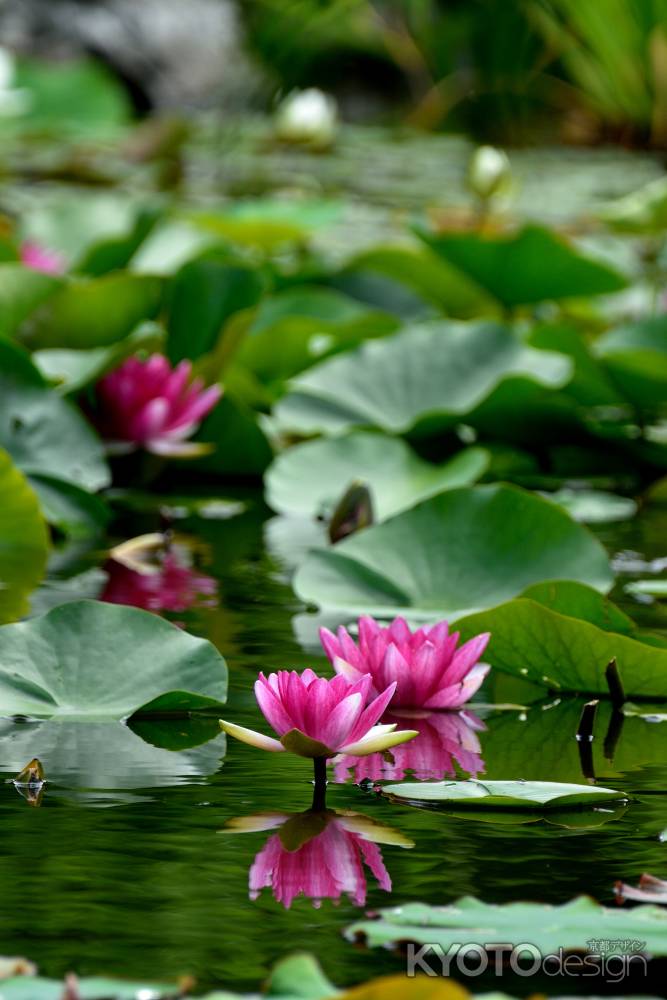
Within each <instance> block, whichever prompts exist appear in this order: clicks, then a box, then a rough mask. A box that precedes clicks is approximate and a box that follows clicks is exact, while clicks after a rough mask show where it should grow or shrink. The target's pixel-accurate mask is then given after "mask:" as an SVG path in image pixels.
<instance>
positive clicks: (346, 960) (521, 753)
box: [0, 497, 667, 995]
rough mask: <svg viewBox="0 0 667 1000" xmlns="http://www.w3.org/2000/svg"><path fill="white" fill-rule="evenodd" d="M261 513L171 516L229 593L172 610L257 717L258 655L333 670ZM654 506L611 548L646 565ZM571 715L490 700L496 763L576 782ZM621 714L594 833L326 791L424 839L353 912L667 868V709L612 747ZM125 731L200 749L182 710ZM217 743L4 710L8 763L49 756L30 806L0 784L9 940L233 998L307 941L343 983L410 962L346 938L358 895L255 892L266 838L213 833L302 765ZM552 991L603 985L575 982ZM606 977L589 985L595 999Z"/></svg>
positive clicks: (487, 742)
mask: <svg viewBox="0 0 667 1000" xmlns="http://www.w3.org/2000/svg"><path fill="white" fill-rule="evenodd" d="M267 516H268V515H267V513H266V511H264V510H263V508H262V506H261V503H260V501H259V500H258V499H256V498H253V497H251V498H250V500H249V502H248V507H247V510H246V512H245V513H243V514H241V515H240V516H238V517H235V518H232V519H229V520H212V519H186V520H183V521H180V522H178V530H179V531H180V532H183V533H184V534H189V535H190V536H193V537H194V538H196V540H197V549H198V553H199V562H200V565H201V568H202V570H203V571H204V572H206V573H208V574H210V575H211V576H213V577H214V578H215V579H216V581H217V585H218V598H219V606H217V607H211V608H202V609H199V610H195V611H191V612H186V613H182V614H176V615H172V616H171V617H175V618H177V619H179V620H181V621H183V622H185V623H186V624H187V626H188V628H189V629H190V630H191V631H194V632H196V633H198V634H201V635H207V636H208V637H209V638H211V639H212V641H213V642H215V643H216V644H217V645H218V646H219V648H220V649H221V650H222V652H223V653H224V654H225V656H226V658H227V661H228V664H229V667H230V683H231V692H230V697H229V704H228V706H227V709H226V715H227V717H228V718H230V719H233V720H234V721H237V722H240V723H242V724H246V725H250V726H258V727H259V728H265V727H264V724H263V721H261V720H260V716H259V712H258V710H257V709H256V707H255V704H254V698H253V695H252V683H253V681H254V679H255V677H256V674H257V672H258V670H260V669H262V670H264V671H269V670H273V669H278V668H284V667H295V668H297V669H301V668H303V667H304V666H305V665H308V664H311V665H313V666H314V667H315V668H324V666H325V662H326V661H324V659H322V658H318V657H313V656H309V655H307V654H306V653H304V652H303V651H302V650H301V648H300V647H299V646H298V644H297V642H296V640H295V638H294V634H293V630H292V617H293V615H294V614H295V612H298V611H300V610H302V609H301V608H300V607H299V605H298V604H297V602H296V601H295V599H294V597H293V595H292V593H291V590H290V589H289V587H288V585H287V584H286V583H285V582H284V579H282V576H281V572H280V568H279V566H278V565H277V564H276V562H275V561H274V559H273V558H272V557H271V556H270V555H269V554H268V553H267V551H266V549H265V547H264V542H263V537H264V529H265V523H264V522H265V519H266V517H267ZM663 519H664V515H663V514H662V513H661V512H659V511H658V512H657V513H655V514H651V515H650V516H649V515H642V517H641V518H640V519H639V520H638V521H637V522H634V523H633V524H630V525H628V524H625V525H621V526H613V527H606V528H605V529H604V530H603V531H602V532H601V535H602V536H603V539H604V541H605V543H606V544H607V545H608V547H609V548H610V551H612V552H617V551H619V550H626V553H627V552H629V551H634V552H636V553H640V554H641V556H642V558H647V559H654V558H657V557H659V556H662V555H664V554H665V553H664V550H663V549H661V545H662V540H663V539H664V537H665V536H664V533H663V532H662V530H661V524H662V521H663ZM125 527H126V528H127V529H129V525H126V526H125ZM154 527H155V520H154V518H153V517H152V516H150V515H145V516H138V517H136V518H134V519H133V521H132V525H131V528H132V530H131V533H133V534H138V533H139V532H141V531H144V530H148V529H150V528H154ZM119 530H120V529H119ZM128 533H130V532H128ZM629 558H630V556H628V555H627V554H626V556H625V559H626V562H627V560H628V559H629ZM633 558H635V557H633ZM636 575H646V574H643V573H642V572H641V571H638V573H637V574H636ZM628 607H629V605H628ZM632 607H633V609H635V610H636V606H635V605H632ZM640 610H641V611H642V614H643V618H644V620H645V621H648V620H649V619H652V620H653V621H656V622H658V623H660V620H661V615H660V612H659V609H656V606H651V607H648V606H645V607H643V608H642V609H640ZM483 697H484V700H486V701H490V700H493V699H495V700H498V701H509V700H511V701H516V700H518V699H521V700H525V699H527V698H528V697H535V692H528V691H527V690H521V689H520V687H519V685H517V684H516V683H514V682H510V681H507V680H504V679H501V678H496V679H494V680H493V681H492V682H491V684H490V685H489V688H488V689H487V690H486V691H485V692H483ZM580 710H581V704H580V703H577V702H576V701H573V700H571V701H566V700H564V701H561V702H560V703H554V702H553V699H552V700H551V701H549V699H545V700H543V701H541V702H539V703H538V704H536V705H534V706H533V707H531V708H529V709H528V710H527V711H526V712H523V713H521V712H517V711H511V712H510V711H485V710H481V711H480V713H479V714H480V715H481V716H483V719H484V724H485V726H486V728H485V729H484V730H483V731H480V732H479V733H478V738H479V741H480V744H481V748H480V755H481V757H482V758H483V760H484V762H485V765H486V769H485V774H486V776H488V777H493V778H539V779H545V780H549V779H552V780H571V781H583V780H585V777H586V775H585V774H584V773H583V772H586V774H590V766H591V765H590V762H584V764H583V770H582V762H581V760H580V756H579V747H578V744H577V742H576V740H575V739H574V733H575V730H576V726H577V720H578V716H579V713H580ZM610 715H611V712H610V709H609V707H608V706H606V705H602V706H601V708H600V711H599V713H598V719H597V723H596V740H595V741H594V744H593V761H592V764H593V769H594V772H595V775H596V777H597V779H598V780H599V781H600V782H601V783H602V784H604V785H611V786H612V787H616V788H619V789H623V790H625V791H627V793H628V794H629V795H630V796H631V797H632V799H633V801H632V803H631V804H630V806H629V807H628V808H627V809H626V810H625V812H622V814H620V815H618V816H613V815H612V816H603V815H602V814H598V815H597V816H596V817H595V819H596V820H599V821H602V819H606V822H604V823H603V824H602V825H600V826H598V827H596V828H594V829H582V828H575V829H570V828H567V827H563V826H556V825H551V824H547V823H545V822H544V821H539V822H535V823H532V824H529V825H521V826H503V825H495V824H491V823H486V822H479V821H476V820H472V819H460V818H455V817H452V816H447V815H444V814H442V813H438V812H429V811H422V810H417V809H414V808H410V807H405V806H399V805H396V804H394V803H391V802H389V801H387V800H385V799H383V798H381V797H380V796H378V795H377V794H376V793H374V792H373V791H371V790H365V789H363V788H360V787H357V786H355V785H354V784H353V783H351V782H348V783H346V784H332V785H331V786H330V789H329V803H328V804H329V805H330V806H331V807H333V808H337V809H349V810H354V811H355V812H359V813H363V814H365V815H367V816H369V817H372V818H374V819H375V820H377V821H379V822H381V823H383V824H385V825H388V826H390V827H392V828H394V830H396V831H399V832H400V833H401V834H403V835H404V837H406V838H409V840H411V841H412V842H414V846H413V847H412V848H405V847H401V846H389V845H387V846H382V847H381V851H382V856H383V860H384V864H385V866H386V869H387V871H388V873H389V875H390V877H391V882H392V890H391V893H388V892H385V891H383V890H382V889H380V888H379V887H378V885H377V883H376V881H375V879H374V877H373V876H372V875H371V873H370V872H369V871H367V882H368V895H367V900H366V905H365V907H364V908H363V909H375V908H377V907H380V906H382V905H389V904H399V903H402V902H407V901H409V900H423V901H428V902H431V903H448V902H451V901H453V900H455V899H457V898H458V897H459V896H461V895H464V894H468V893H469V894H472V895H476V896H478V897H480V898H482V899H484V900H486V901H489V902H505V901H511V900H515V899H531V900H543V901H545V902H552V903H559V902H564V901H566V900H568V899H570V898H571V897H572V896H575V895H577V894H579V893H589V894H591V895H593V896H594V897H596V898H597V899H598V900H599V901H601V902H603V903H605V904H612V903H613V898H614V897H613V885H614V882H615V881H616V879H619V878H620V879H623V880H624V881H629V882H636V880H637V879H638V878H639V876H640V875H641V874H642V872H644V871H649V872H652V873H654V874H656V875H660V876H665V875H667V862H666V856H665V852H666V850H667V846H666V845H665V844H664V843H662V842H661V841H660V839H659V835H660V833H661V832H662V831H663V830H665V829H667V723H662V724H650V723H647V722H645V721H643V720H641V719H638V718H628V719H626V720H625V723H624V725H623V728H622V731H621V732H620V734H618V735H617V737H616V743H615V746H612V743H613V732H612V733H611V734H609V733H608V729H609V722H610ZM135 728H136V730H137V732H139V733H141V734H142V735H143V736H145V737H146V738H147V739H149V740H152V741H153V742H159V743H162V744H164V743H165V742H167V743H171V744H172V745H174V744H175V743H176V742H178V741H179V739H180V740H181V742H182V743H183V744H186V743H187V742H188V740H187V737H181V736H180V735H179V734H180V733H182V732H183V731H184V729H185V728H187V727H185V726H184V724H183V723H179V722H173V723H161V724H160V726H158V727H157V728H155V727H153V728H151V726H149V725H148V726H147V725H145V724H144V726H143V728H142V726H140V725H137V726H136V727H135ZM214 731H215V728H214ZM205 735H206V733H205V732H204V731H202V733H201V735H200V738H204V736H205ZM605 735H607V741H606V745H605V739H604V737H605ZM223 752H224V742H223V739H222V738H221V737H218V741H217V742H216V744H208V746H206V745H205V746H204V748H203V749H200V750H196V751H192V752H190V754H189V755H188V754H187V753H186V754H185V755H184V756H183V755H182V756H180V757H178V758H176V757H174V755H173V754H172V753H170V751H168V750H154V751H152V754H153V755H152V756H150V758H149V759H143V758H141V755H137V754H136V748H135V751H130V750H128V752H127V755H126V756H123V755H122V753H121V750H120V749H119V744H118V742H117V739H116V736H115V735H114V734H113V733H111V732H110V733H109V736H108V737H107V735H106V733H105V729H104V726H101V727H97V728H96V729H95V730H94V731H90V732H89V733H88V735H87V736H86V737H81V736H79V737H78V740H77V743H76V744H75V743H74V742H73V741H72V737H71V735H69V734H68V733H67V731H66V730H65V729H62V730H59V731H58V732H57V733H55V734H54V731H53V729H51V731H49V730H48V728H47V729H45V728H44V727H40V726H33V727H32V728H31V727H30V726H29V725H28V724H26V723H11V722H7V723H5V724H2V725H0V776H1V777H3V778H9V777H11V776H12V774H13V773H15V771H14V770H13V768H14V766H15V764H16V759H21V754H23V756H24V757H25V760H24V761H23V762H24V763H25V761H27V759H28V758H29V757H30V756H33V755H34V756H38V757H40V758H41V759H42V760H43V762H44V765H45V768H46V771H47V775H49V774H51V776H52V778H53V780H52V781H51V782H50V783H49V784H48V785H47V788H46V792H45V795H44V798H43V801H42V804H41V806H40V807H39V808H31V807H30V806H29V805H28V803H27V802H26V801H24V799H22V798H21V797H20V796H19V795H18V794H17V792H16V790H15V788H14V787H13V786H12V785H11V784H1V785H0V829H2V844H3V847H2V853H1V855H0V921H1V923H0V953H3V954H25V955H27V956H28V957H30V958H31V959H33V960H35V961H37V962H38V963H39V965H40V968H41V971H42V972H43V974H46V975H53V976H60V975H62V974H63V973H64V972H65V971H67V970H69V969H73V968H75V969H76V970H77V971H78V972H79V973H81V974H92V973H101V972H107V973H112V974H116V975H118V974H122V975H123V976H128V977H132V978H135V979H141V978H144V979H147V978H153V979H163V978H165V979H170V978H174V977H176V976H179V975H182V974H184V973H190V974H193V975H194V976H196V977H197V979H198V981H199V983H200V984H201V985H202V986H213V985H218V986H221V985H224V986H226V987H228V988H234V989H238V990H239V991H243V990H248V991H249V990H254V989H256V988H257V987H258V984H259V981H260V980H261V979H262V978H263V977H264V976H265V975H266V973H267V971H268V969H269V967H270V966H271V964H272V963H273V962H274V961H275V960H276V959H277V958H279V957H280V956H283V955H284V954H285V953H287V952H289V951H292V950H295V949H306V950H309V951H311V952H314V953H315V954H317V955H318V956H319V957H320V959H321V961H322V964H323V966H324V968H325V970H326V971H327V973H328V974H329V975H330V977H331V978H332V979H333V980H334V981H335V982H336V983H338V984H340V985H345V984H349V983H353V982H357V981H360V980H362V979H365V978H368V977H369V976H370V975H371V974H374V973H379V972H383V971H396V972H398V971H401V970H402V969H403V968H404V962H403V960H402V959H401V957H400V956H398V955H396V954H392V953H391V952H388V951H384V950H381V949H376V950H373V951H368V950H367V949H365V948H363V947H361V946H359V945H354V944H352V943H350V942H348V941H346V940H345V939H344V938H343V936H342V934H341V931H342V930H343V928H344V927H345V926H346V925H348V924H350V923H351V922H352V921H353V920H354V919H356V918H357V917H358V916H359V915H360V913H361V912H363V910H360V909H359V908H358V907H356V906H355V905H354V904H353V903H351V902H349V901H348V900H347V898H346V897H343V899H342V900H341V902H340V905H338V906H334V905H332V904H331V902H329V901H327V900H325V901H324V902H323V903H322V906H321V907H320V908H319V909H316V908H314V906H313V905H312V901H310V900H307V899H304V898H298V899H296V900H295V901H294V903H293V905H292V907H291V908H290V909H289V910H287V909H285V908H284V907H283V906H281V905H280V904H279V903H278V902H276V901H275V900H274V899H273V897H272V895H271V891H270V889H265V890H264V891H263V892H262V894H261V895H260V896H259V898H258V899H257V900H256V901H251V900H249V898H248V871H249V868H250V866H251V864H252V862H253V859H254V858H255V855H256V854H257V853H258V852H259V851H260V849H261V848H262V846H263V845H264V843H265V842H266V840H267V839H268V838H269V837H270V836H271V835H272V834H271V832H256V833H247V834H243V835H235V836H230V835H227V834H225V833H222V832H221V830H222V828H223V827H224V825H225V823H226V822H227V821H229V820H230V819H233V818H234V817H238V816H247V815H250V814H253V813H257V812H263V811H264V812H266V811H279V812H285V813H290V812H299V811H301V810H303V809H305V808H307V807H308V805H309V801H310V795H311V787H310V778H311V773H310V767H309V764H308V762H306V761H300V760H297V759H296V758H291V757H288V755H284V756H283V755H268V754H262V753H261V752H259V751H256V750H253V749H252V748H249V747H245V746H242V745H240V744H238V743H235V744H234V745H230V746H229V747H228V749H227V753H226V754H225V756H224V759H222V760H221V761H220V762H219V763H218V761H219V758H221V757H222V755H223ZM158 759H159V760H158ZM159 761H163V762H166V763H159ZM197 770H201V771H202V772H203V773H202V774H200V775H197V774H196V773H195V772H196V771H197ZM595 930H596V929H595V928H593V927H592V928H591V936H594V933H595ZM663 975H664V968H663ZM468 985H470V986H471V987H472V988H474V989H476V990H482V989H485V990H488V989H491V988H501V987H502V989H504V990H506V991H507V992H509V993H511V992H514V993H515V994H517V995H525V994H527V993H532V992H535V990H536V989H537V988H538V986H539V985H542V988H544V989H549V990H551V991H552V992H553V991H554V985H553V983H548V982H547V983H545V984H538V983H536V982H535V980H522V979H518V978H515V979H514V980H510V979H508V978H505V979H503V981H502V982H492V981H491V980H489V979H482V980H475V981H471V982H470V983H469V984H468ZM628 986H629V984H628V983H627V982H626V983H625V984H624V987H625V991H626V992H628V991H629V989H628ZM650 987H652V988H653V989H654V990H655V982H653V983H649V982H648V981H637V982H636V983H632V990H633V991H634V992H643V991H647V990H648V989H649V988H650ZM558 990H559V991H560V992H561V993H565V992H571V991H575V992H579V993H580V994H582V993H590V992H591V990H590V989H589V988H585V989H584V988H583V987H582V985H581V983H579V984H577V983H576V981H569V983H564V984H559V985H558ZM607 990H608V987H606V986H605V985H604V984H603V983H600V982H598V981H596V982H595V988H594V992H596V993H603V992H607Z"/></svg>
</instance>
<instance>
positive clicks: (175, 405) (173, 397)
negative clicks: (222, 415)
mask: <svg viewBox="0 0 667 1000" xmlns="http://www.w3.org/2000/svg"><path fill="white" fill-rule="evenodd" d="M191 376H192V362H190V361H180V362H179V363H178V364H177V365H176V367H175V368H172V367H171V365H170V363H169V360H168V359H167V358H165V357H164V355H162V354H153V355H151V357H149V358H146V359H145V360H142V359H141V358H138V357H132V358H128V359H127V361H125V362H124V363H123V364H122V365H121V366H120V368H116V370H115V371H113V372H110V373H109V374H108V375H105V376H104V378H103V379H101V380H100V381H99V382H98V384H97V390H96V391H97V400H98V403H99V406H98V410H97V415H96V422H97V424H98V426H99V429H100V431H101V432H102V433H103V434H104V436H105V437H106V438H107V439H108V440H110V441H121V442H127V443H129V444H132V445H134V446H136V447H141V448H145V450H146V451H151V452H153V453H154V454H156V455H194V454H198V453H199V452H200V451H201V446H199V445H196V444H186V443H185V439H186V438H188V437H190V435H191V434H193V433H194V431H195V430H196V429H197V427H198V426H199V423H200V421H201V420H202V419H203V418H204V417H205V416H206V414H207V413H208V412H209V411H210V410H211V409H213V407H214V406H215V404H216V403H217V402H218V400H219V399H220V396H221V395H222V390H221V388H220V386H218V385H213V386H210V387H209V388H208V389H205V388H204V383H203V381H202V380H201V379H198V378H196V379H192V377H191Z"/></svg>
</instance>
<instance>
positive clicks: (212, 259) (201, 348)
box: [167, 252, 264, 363]
mask: <svg viewBox="0 0 667 1000" xmlns="http://www.w3.org/2000/svg"><path fill="white" fill-rule="evenodd" d="M263 290H264V282H263V281H262V279H261V276H260V275H259V273H258V272H257V271H256V270H252V269H251V268H248V267H240V266H238V265H235V264H234V261H233V260H230V257H229V254H228V253H214V252H210V253H208V254H204V255H203V256H202V257H199V258H197V259H196V260H191V261H189V262H188V263H187V264H185V266H184V267H183V268H181V270H180V271H179V272H178V274H176V275H175V276H174V278H173V281H172V284H171V287H170V291H169V321H168V324H167V326H168V336H167V354H168V355H169V359H170V361H172V363H174V362H177V361H181V360H182V359H183V358H189V359H191V360H193V361H194V360H196V359H197V358H199V357H201V356H202V355H203V354H207V353H208V352H209V351H212V350H213V348H214V347H215V345H216V342H217V340H218V337H219V335H220V333H221V331H222V329H223V327H224V325H225V323H226V322H227V321H228V320H229V319H230V317H232V316H233V315H234V313H237V312H239V311H240V310H242V309H249V308H250V307H252V306H255V305H256V304H257V302H258V301H259V299H260V297H261V295H262V292H263Z"/></svg>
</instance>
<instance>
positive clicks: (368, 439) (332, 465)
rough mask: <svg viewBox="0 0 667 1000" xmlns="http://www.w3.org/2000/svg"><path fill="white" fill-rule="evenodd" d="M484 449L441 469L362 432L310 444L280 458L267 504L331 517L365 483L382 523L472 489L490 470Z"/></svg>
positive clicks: (270, 476)
mask: <svg viewBox="0 0 667 1000" xmlns="http://www.w3.org/2000/svg"><path fill="white" fill-rule="evenodd" d="M488 461H489V456H488V453H487V452H486V451H485V450H484V449H483V448H468V449H466V450H465V451H461V452H459V453H458V454H457V455H455V456H454V457H453V458H451V459H449V461H447V462H444V463H443V464H442V465H431V464H430V463H429V462H424V461H423V460H422V459H421V458H419V457H418V456H417V455H415V453H414V452H413V451H412V449H411V448H410V447H409V446H408V445H407V444H405V442H404V441H401V440H400V439H399V438H390V437H385V435H383V434H371V433H365V432H363V431H359V432H357V433H353V434H348V435H344V436H342V437H335V438H325V439H322V440H317V441H308V442H306V443H305V444H301V445H297V446H296V447H294V448H290V449H288V450H287V451H285V452H283V453H282V454H281V455H279V456H278V457H277V458H276V460H275V461H274V462H273V464H272V465H271V466H270V468H269V469H268V470H267V473H266V479H265V482H266V500H267V503H268V504H269V506H270V507H272V508H273V509H274V510H276V511H279V512H280V513H286V514H307V515H310V516H314V515H316V514H320V513H322V512H326V511H328V512H329V513H330V512H331V510H332V509H333V507H334V506H335V504H336V502H337V501H338V500H339V499H340V497H341V495H342V493H343V491H344V490H345V488H346V487H347V486H349V484H350V483H351V482H352V481H353V480H360V481H361V482H363V483H365V484H366V485H367V486H368V488H369V490H370V492H371V497H372V502H373V511H374V514H375V516H376V518H377V520H379V521H384V520H385V519H386V518H388V517H391V516H392V515H393V514H397V513H399V512H400V511H402V510H406V509H407V508H408V507H412V506H413V505H414V504H416V503H418V502H419V501H420V500H425V499H426V498H427V497H431V496H434V495H435V494H436V493H441V492H442V491H443V490H447V489H455V488H456V487H459V486H469V485H471V484H472V483H474V482H475V481H476V480H477V479H479V478H480V476H482V475H483V473H484V472H485V470H486V467H487V465H488Z"/></svg>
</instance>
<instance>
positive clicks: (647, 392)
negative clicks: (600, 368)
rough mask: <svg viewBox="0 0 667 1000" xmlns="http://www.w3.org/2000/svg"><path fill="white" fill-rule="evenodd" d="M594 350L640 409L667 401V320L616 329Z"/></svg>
mask: <svg viewBox="0 0 667 1000" xmlns="http://www.w3.org/2000/svg"><path fill="white" fill-rule="evenodd" d="M594 350H595V353H596V355H597V357H598V358H600V359H601V360H602V361H603V363H604V365H605V367H606V368H607V369H608V371H609V372H610V374H611V375H612V377H613V379H614V381H615V382H616V384H617V385H618V387H619V388H620V389H621V391H622V392H623V393H624V394H625V395H626V396H627V397H628V398H629V399H630V400H631V401H632V402H633V403H634V404H635V406H637V407H638V408H639V409H642V410H643V409H646V408H647V407H651V406H656V407H659V406H661V405H663V404H664V402H665V399H666V398H667V319H665V317H664V316H654V317H651V318H650V319H644V320H641V321H640V322H638V323H631V324H628V325H627V326H621V327H617V328H616V329H614V330H610V331H609V332H608V333H606V334H604V335H603V336H602V337H599V338H598V339H597V340H596V341H595V345H594Z"/></svg>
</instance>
